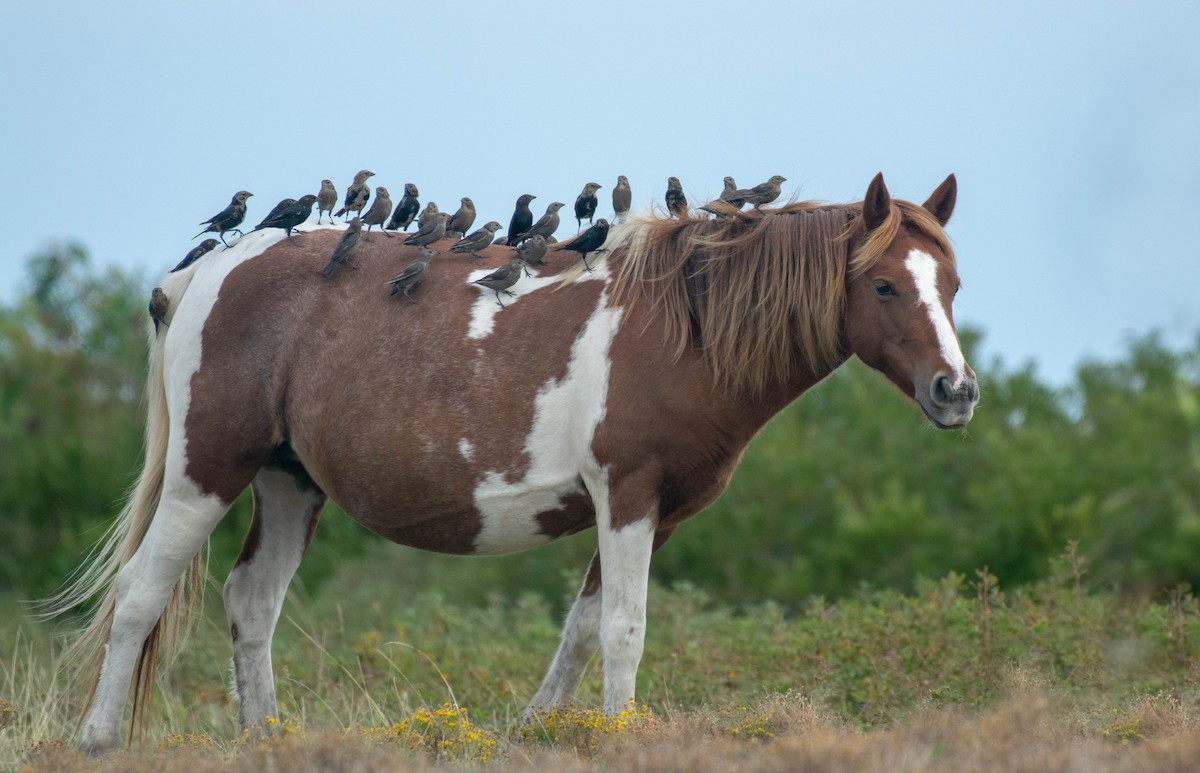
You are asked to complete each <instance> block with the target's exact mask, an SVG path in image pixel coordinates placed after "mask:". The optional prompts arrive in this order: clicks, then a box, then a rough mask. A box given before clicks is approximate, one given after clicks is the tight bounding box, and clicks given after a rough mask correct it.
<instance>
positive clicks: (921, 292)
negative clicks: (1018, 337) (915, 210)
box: [904, 249, 967, 389]
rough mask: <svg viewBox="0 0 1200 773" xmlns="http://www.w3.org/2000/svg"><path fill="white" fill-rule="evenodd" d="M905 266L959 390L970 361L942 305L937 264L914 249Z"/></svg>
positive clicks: (954, 383) (953, 384)
mask: <svg viewBox="0 0 1200 773" xmlns="http://www.w3.org/2000/svg"><path fill="white" fill-rule="evenodd" d="M904 265H905V267H906V268H908V271H909V273H911V274H912V276H913V281H914V282H915V283H916V286H917V296H918V297H919V298H920V302H921V303H922V304H924V306H925V312H926V313H927V314H928V315H929V322H930V323H931V324H932V325H933V329H934V331H935V332H936V333H937V339H938V346H939V347H940V348H941V350H942V359H944V360H945V361H946V364H947V365H949V366H950V367H951V369H952V370H953V371H954V379H953V383H952V388H954V389H957V388H958V387H959V385H960V384H962V382H963V379H964V378H966V364H967V361H966V358H964V357H963V353H962V347H961V346H960V345H959V343H958V336H956V335H955V334H954V326H953V325H951V324H950V318H949V317H947V316H946V309H945V307H944V306H942V297H941V294H940V293H938V286H937V261H936V260H934V259H933V256H932V255H930V254H929V253H928V252H924V251H922V250H918V249H913V250H909V253H908V256H907V257H906V258H905V259H904Z"/></svg>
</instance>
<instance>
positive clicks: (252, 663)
mask: <svg viewBox="0 0 1200 773" xmlns="http://www.w3.org/2000/svg"><path fill="white" fill-rule="evenodd" d="M253 485H254V521H253V522H252V523H251V526H250V531H249V533H248V534H247V535H246V542H245V544H244V545H243V547H242V553H241V555H240V556H239V557H238V560H237V563H236V564H235V565H234V567H233V570H232V571H231V572H230V573H229V579H227V580H226V581H225V614H226V617H227V618H228V620H229V632H230V635H231V636H232V638H233V691H234V692H235V698H236V699H237V701H238V732H240V733H244V732H246V731H248V730H251V729H253V728H255V727H256V726H259V727H265V726H266V722H265V720H266V718H267V717H277V716H278V709H277V707H276V703H275V676H274V673H273V671H272V668H271V637H272V635H273V634H274V632H275V624H276V622H277V621H278V620H279V613H280V611H281V610H282V609H283V600H284V597H285V596H286V594H287V588H288V585H289V584H290V583H291V580H292V575H293V574H295V572H296V568H297V567H298V566H299V565H300V559H301V558H302V557H303V555H304V551H305V549H306V548H307V547H308V541H309V539H311V537H312V531H313V528H314V527H315V526H316V522H317V518H318V517H319V516H320V513H321V508H322V507H323V506H324V504H325V495H324V493H322V492H321V491H320V489H318V488H317V487H316V485H315V484H313V482H312V481H311V480H310V479H309V478H308V477H307V475H301V476H299V477H293V476H292V475H291V474H289V473H286V472H283V471H281V470H278V469H263V470H261V471H259V473H258V475H257V476H256V477H255V478H254V484H253Z"/></svg>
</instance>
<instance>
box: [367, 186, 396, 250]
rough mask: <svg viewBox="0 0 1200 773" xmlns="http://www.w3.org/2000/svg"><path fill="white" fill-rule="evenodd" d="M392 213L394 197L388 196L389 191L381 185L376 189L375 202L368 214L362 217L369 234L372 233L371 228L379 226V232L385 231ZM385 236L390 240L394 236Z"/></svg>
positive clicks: (385, 234)
mask: <svg viewBox="0 0 1200 773" xmlns="http://www.w3.org/2000/svg"><path fill="white" fill-rule="evenodd" d="M391 212H392V197H391V196H390V195H389V194H388V189H387V188H384V187H383V186H382V185H380V186H379V187H378V188H376V189H375V201H373V202H371V207H370V209H368V210H367V214H365V215H363V216H362V221H363V225H365V226H366V227H367V233H370V232H371V226H373V225H377V226H379V230H381V231H382V230H383V224H384V223H385V222H386V221H387V219H388V215H389V214H391ZM384 236H386V237H388V238H389V239H390V238H392V235H391V234H389V233H386V232H385V233H384Z"/></svg>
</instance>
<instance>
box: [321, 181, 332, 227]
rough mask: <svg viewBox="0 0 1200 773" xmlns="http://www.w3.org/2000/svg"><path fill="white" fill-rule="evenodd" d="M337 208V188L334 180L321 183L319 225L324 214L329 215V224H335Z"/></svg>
mask: <svg viewBox="0 0 1200 773" xmlns="http://www.w3.org/2000/svg"><path fill="white" fill-rule="evenodd" d="M335 206H337V188H334V187H333V181H332V180H322V181H321V192H320V193H318V194H317V223H318V224H320V222H321V217H322V215H323V214H324V213H326V212H328V213H329V222H331V223H332V222H333V208H334V207H335Z"/></svg>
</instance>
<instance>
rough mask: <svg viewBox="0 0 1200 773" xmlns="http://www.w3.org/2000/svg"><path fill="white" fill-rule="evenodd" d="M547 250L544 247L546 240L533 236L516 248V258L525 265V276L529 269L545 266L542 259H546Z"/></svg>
mask: <svg viewBox="0 0 1200 773" xmlns="http://www.w3.org/2000/svg"><path fill="white" fill-rule="evenodd" d="M547 249H549V248H548V247H547V246H546V240H545V239H544V238H542V237H541V236H535V237H533V238H532V239H530V240H529V241H527V242H525V243H524V244H522V245H521V246H520V247H517V256H518V257H519V258H520V259H521V262H522V263H524V264H525V273H526V274H528V273H529V269H530V267H532V266H544V265H546V261H545V260H543V258H545V257H546V250H547Z"/></svg>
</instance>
